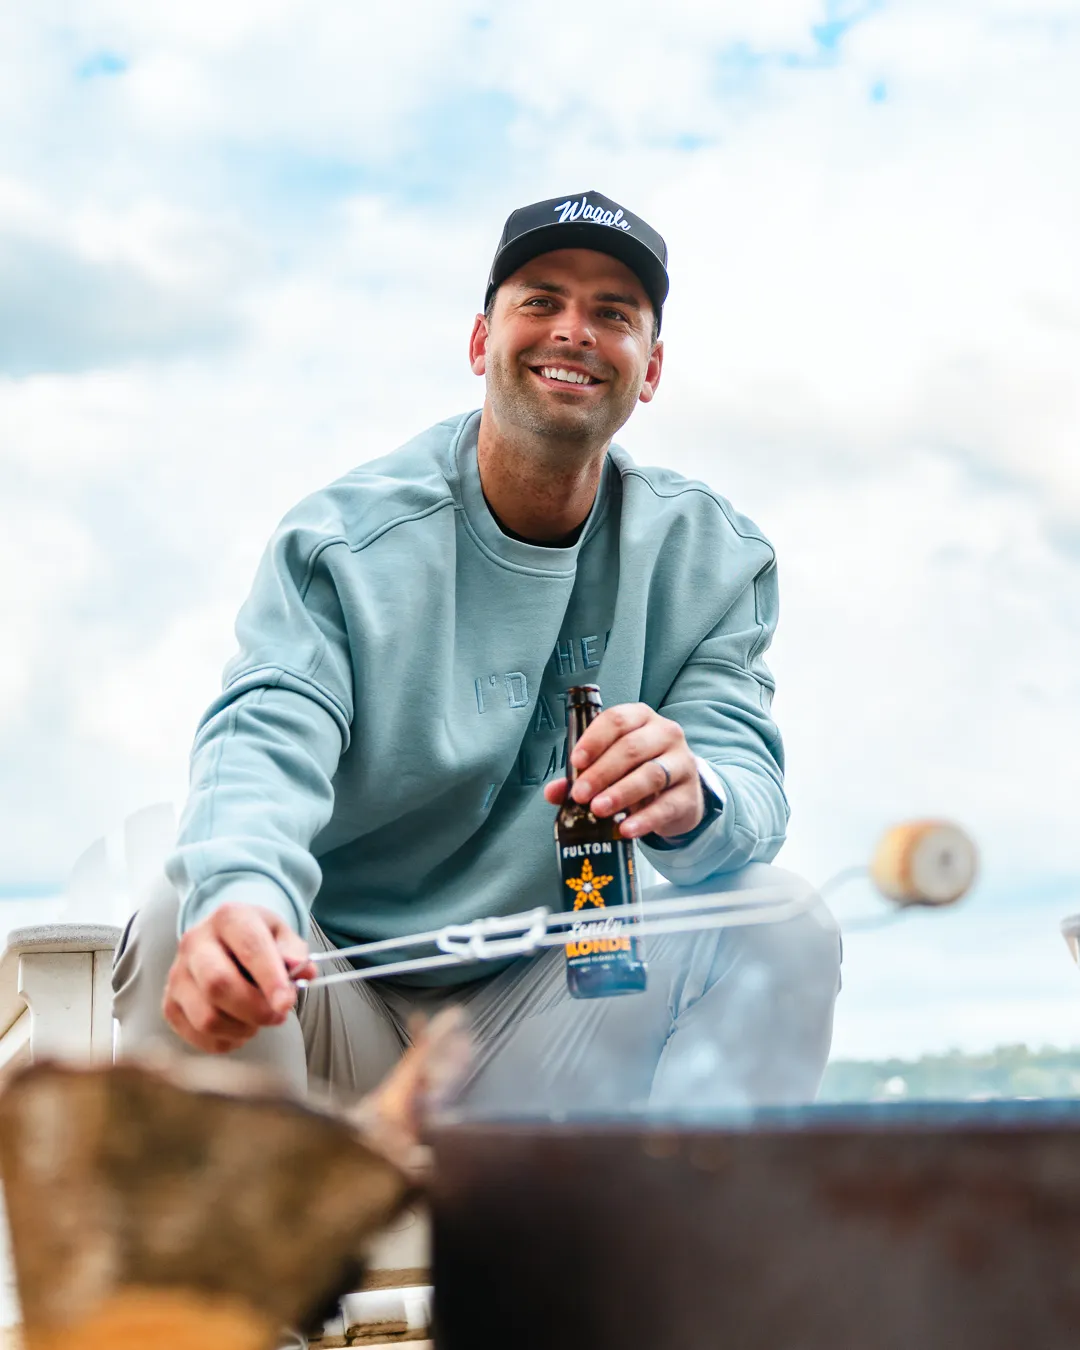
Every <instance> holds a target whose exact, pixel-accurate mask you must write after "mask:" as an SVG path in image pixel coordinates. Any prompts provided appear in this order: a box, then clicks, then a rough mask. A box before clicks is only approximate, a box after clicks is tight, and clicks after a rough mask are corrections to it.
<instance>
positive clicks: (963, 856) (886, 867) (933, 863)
mask: <svg viewBox="0 0 1080 1350" xmlns="http://www.w3.org/2000/svg"><path fill="white" fill-rule="evenodd" d="M976 870H977V853H976V850H975V846H974V844H973V843H972V841H971V840H970V839H969V838H968V836H967V835H966V834H965V833H964V832H963V831H962V830H960V829H959V828H958V827H957V826H955V825H952V824H951V823H950V822H948V821H917V822H913V823H911V824H905V825H899V826H895V827H894V828H893V829H891V830H889V831H887V832H886V834H885V835H884V836H883V837H882V839H881V841H880V843H879V845H878V849H877V851H876V853H875V855H874V858H873V859H872V861H871V863H870V866H869V867H849V868H845V869H844V870H843V871H842V872H838V873H837V874H836V876H834V877H832V878H830V880H829V881H828V882H826V884H825V885H824V886H822V888H821V894H822V895H826V894H828V893H829V892H831V891H834V890H837V889H839V887H840V886H842V885H844V884H845V883H846V882H848V881H852V880H855V879H857V878H860V877H868V878H869V879H870V880H872V881H873V883H874V886H875V888H876V889H877V890H878V891H879V892H880V893H881V894H882V895H884V896H886V897H887V898H888V899H890V900H892V901H893V902H894V903H895V905H896V906H897V908H896V909H894V910H893V911H892V912H891V913H887V914H885V915H882V916H876V917H874V918H872V919H869V920H863V921H862V922H859V923H855V924H849V925H848V926H847V930H846V931H848V932H852V931H860V930H871V929H875V928H880V927H882V926H884V924H885V923H891V922H894V921H895V920H896V919H898V918H899V917H900V916H901V914H902V911H903V909H904V908H906V907H908V906H910V905H929V906H940V905H947V904H952V903H953V902H954V901H956V900H958V899H959V898H960V896H962V895H963V894H964V893H965V892H966V891H967V890H968V889H969V888H970V886H971V884H972V882H973V881H974V879H975V875H976ZM815 899H816V893H815V892H814V891H812V890H810V889H807V891H806V892H805V893H804V894H803V895H801V896H799V897H798V898H795V899H792V898H791V897H790V889H789V888H788V887H786V886H777V885H773V886H747V887H742V888H738V889H734V890H730V891H722V892H719V893H717V892H715V891H713V892H711V893H709V894H707V895H692V894H691V895H682V896H678V895H676V896H672V897H670V898H667V899H663V900H645V901H639V902H638V903H637V904H635V905H633V906H630V907H629V910H624V909H622V907H621V906H620V907H619V909H614V908H613V909H605V908H603V906H600V907H598V908H596V909H592V910H588V911H585V910H582V911H579V912H577V911H575V912H557V913H554V914H553V913H551V911H550V910H548V909H547V908H546V907H544V906H540V907H538V908H536V909H531V910H528V911H527V912H525V913H522V914H508V915H503V916H495V917H490V918H483V919H475V920H473V922H472V923H466V924H448V925H447V926H446V927H444V928H437V929H433V930H431V931H430V932H427V933H413V934H410V935H408V936H406V937H400V938H386V939H383V940H382V941H379V942H362V943H360V944H358V945H357V946H353V947H341V948H337V949H335V950H334V951H330V952H312V953H311V954H310V960H311V961H312V962H313V963H314V964H316V965H320V964H322V963H324V962H326V961H336V960H341V959H344V960H349V959H351V958H354V957H370V956H374V955H376V954H381V953H387V952H390V953H394V952H403V951H407V950H408V949H410V948H413V947H425V946H426V947H436V948H437V949H438V951H437V953H433V954H431V955H429V956H414V957H406V958H404V959H403V960H399V961H390V962H386V963H384V964H381V965H372V966H362V967H359V968H357V969H352V970H341V971H334V972H332V973H331V974H329V975H318V976H316V977H315V978H314V979H312V980H297V981H296V986H297V988H299V989H314V988H317V987H318V986H320V985H328V984H339V983H342V982H345V981H353V980H375V979H380V978H382V979H385V978H387V977H388V976H393V975H411V974H412V973H413V972H415V971H421V970H437V969H440V968H442V967H448V966H458V965H464V964H467V963H469V962H476V961H500V960H505V959H506V958H507V957H515V956H528V955H531V954H532V953H534V952H537V951H540V950H541V949H543V948H546V947H563V946H566V945H567V944H568V943H570V942H575V941H580V940H581V939H582V937H583V933H582V929H583V928H586V927H588V926H590V925H595V924H602V925H604V926H605V927H609V928H611V929H612V930H619V931H621V930H622V929H623V928H624V927H625V928H626V929H627V930H629V931H630V932H631V933H632V934H633V936H635V937H638V936H641V937H644V936H648V935H654V934H659V933H684V932H693V931H698V930H702V929H707V928H744V927H748V926H750V925H753V924H766V923H783V922H785V921H786V920H788V919H793V918H796V917H797V916H798V915H799V914H802V913H804V912H805V911H806V910H808V909H809V908H810V906H811V904H812V903H813V902H814V900H815ZM620 911H621V913H620ZM559 930H565V931H559Z"/></svg>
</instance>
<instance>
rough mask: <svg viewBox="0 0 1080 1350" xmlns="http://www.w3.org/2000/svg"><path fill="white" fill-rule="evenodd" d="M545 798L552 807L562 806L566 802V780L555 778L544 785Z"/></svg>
mask: <svg viewBox="0 0 1080 1350" xmlns="http://www.w3.org/2000/svg"><path fill="white" fill-rule="evenodd" d="M544 796H545V797H546V798H547V800H548V801H549V802H550V803H551V804H552V806H562V804H563V802H564V801H565V800H566V779H565V778H555V779H553V780H552V781H551V782H550V783H546V784H545V785H544Z"/></svg>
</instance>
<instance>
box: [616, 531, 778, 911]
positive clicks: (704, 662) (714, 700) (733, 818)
mask: <svg viewBox="0 0 1080 1350" xmlns="http://www.w3.org/2000/svg"><path fill="white" fill-rule="evenodd" d="M777 612H778V596H777V584H776V561H775V557H773V556H772V555H771V550H770V558H769V561H768V562H767V563H766V564H765V565H764V566H763V567H762V568H761V570H759V571H758V572H757V573H756V574H755V575H754V576H753V577H752V578H750V579H748V581H747V582H746V584H745V585H744V586H743V587H742V588H741V589H740V590H739V592H738V594H737V595H736V598H735V600H734V601H733V603H732V604H731V605H730V606H729V608H728V610H727V611H726V613H725V614H724V616H723V618H722V619H721V620H720V622H719V623H718V624H717V625H716V626H715V627H714V629H713V630H712V632H710V633H709V635H708V636H707V637H706V638H705V639H704V640H703V641H702V642H701V643H699V645H698V646H697V648H696V649H695V650H694V652H693V654H692V655H691V656H690V658H689V660H687V661H686V663H685V664H684V666H683V667H682V669H681V670H680V671H679V673H678V675H677V676H676V678H675V681H674V683H673V684H672V686H671V689H670V690H669V691H668V694H667V696H666V698H665V699H664V702H663V704H662V706H661V708H660V712H662V713H663V714H664V716H665V717H670V718H672V719H673V720H674V721H676V722H678V723H679V724H680V726H681V727H682V728H683V730H684V731H685V733H686V739H687V742H688V743H689V746H690V749H691V750H692V751H693V752H694V753H695V754H696V755H698V756H700V757H701V758H702V759H704V760H705V761H706V762H707V763H708V764H709V765H710V766H711V767H712V769H713V770H714V771H715V773H716V774H717V776H718V777H719V779H720V781H721V783H722V785H723V788H724V809H723V811H722V812H721V813H720V815H719V817H718V818H717V819H716V820H714V821H713V822H712V824H711V825H709V826H708V827H707V828H706V829H705V830H703V831H702V833H701V834H699V835H697V836H696V837H694V838H693V839H692V840H691V841H690V842H689V843H686V844H684V845H681V846H680V845H670V844H668V845H665V844H663V843H662V841H660V840H659V839H658V838H657V837H656V836H655V835H653V836H648V842H644V841H643V847H644V849H645V853H646V856H647V857H648V859H649V861H650V862H651V863H652V864H653V866H654V867H655V868H656V870H657V871H658V872H660V873H661V875H663V876H664V877H666V878H667V880H668V881H671V882H674V883H676V884H681V885H684V886H690V885H695V884H697V883H699V882H702V881H705V880H706V879H707V878H708V877H710V876H714V875H716V874H717V873H720V872H734V871H736V870H737V869H738V868H740V867H745V866H746V864H747V863H751V862H770V861H771V860H772V859H773V858H774V857H775V856H776V854H777V853H778V852H779V851H780V846H781V844H783V842H784V837H785V833H786V830H787V822H788V817H789V815H790V810H789V807H788V802H787V797H786V796H785V794H784V785H783V784H784V749H783V743H782V741H781V739H780V732H779V730H778V729H777V726H776V723H775V722H774V721H773V720H772V716H771V707H772V696H773V690H774V687H775V686H774V681H773V677H772V674H771V672H770V670H769V668H768V666H767V665H766V664H765V659H764V656H765V652H766V651H767V650H768V647H769V644H770V642H771V641H772V636H773V633H774V631H775V629H776V619H777Z"/></svg>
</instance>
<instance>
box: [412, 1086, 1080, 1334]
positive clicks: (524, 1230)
mask: <svg viewBox="0 0 1080 1350" xmlns="http://www.w3.org/2000/svg"><path fill="white" fill-rule="evenodd" d="M433 1142H434V1146H435V1156H436V1169H435V1171H436V1181H435V1188H434V1195H433V1213H434V1225H435V1227H434V1233H435V1290H436V1326H437V1333H436V1334H437V1346H438V1350H975V1348H976V1347H977V1348H978V1350H1058V1348H1059V1347H1060V1348H1061V1350H1065V1347H1069V1350H1073V1347H1074V1346H1075V1345H1076V1343H1077V1340H1078V1337H1080V1106H1078V1105H1075V1104H1070V1103H1051V1102H1032V1103H1010V1104H1005V1103H985V1104H971V1105H957V1106H949V1105H935V1106H933V1107H929V1106H928V1107H926V1108H925V1109H921V1108H915V1107H899V1106H889V1107H870V1106H868V1107H864V1108H844V1109H843V1110H839V1109H836V1108H826V1107H811V1108H807V1109H805V1110H803V1111H798V1112H767V1113H759V1114H758V1115H757V1116H756V1118H755V1120H754V1122H753V1125H752V1127H750V1126H747V1125H746V1124H742V1125H728V1126H718V1125H716V1124H715V1123H713V1124H711V1125H706V1124H696V1123H685V1122H684V1123H680V1124H671V1125H664V1124H661V1123H657V1122H656V1121H653V1120H650V1121H637V1122H635V1121H633V1120H623V1121H618V1122H614V1121H613V1122H600V1121H591V1122H580V1123H569V1122H562V1123H551V1122H548V1123H526V1122H520V1121H515V1122H504V1123H496V1122H483V1121H474V1122H452V1121H450V1122H445V1123H443V1124H442V1125H441V1126H440V1127H439V1128H438V1130H436V1132H435V1134H434V1139H433Z"/></svg>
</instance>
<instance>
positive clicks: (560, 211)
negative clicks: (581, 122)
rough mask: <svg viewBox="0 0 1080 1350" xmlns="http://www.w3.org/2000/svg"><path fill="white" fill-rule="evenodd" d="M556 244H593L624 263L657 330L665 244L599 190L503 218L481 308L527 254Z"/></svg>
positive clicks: (665, 288) (552, 200) (536, 204)
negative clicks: (641, 291)
mask: <svg viewBox="0 0 1080 1350" xmlns="http://www.w3.org/2000/svg"><path fill="white" fill-rule="evenodd" d="M560 248H593V249H596V251H597V252H598V253H609V254H610V255H611V256H612V257H613V258H618V259H619V261H620V262H622V263H625V264H626V266H627V267H629V269H630V270H631V272H633V273H634V274H635V276H636V277H637V278H638V280H639V281H640V282H641V284H642V286H644V287H645V293H646V295H648V297H649V299H650V301H651V302H652V307H653V312H654V313H655V314H656V328H657V331H658V332H659V330H660V314H661V310H662V309H663V305H664V301H665V300H666V299H667V293H668V274H667V244H665V243H664V241H663V239H661V237H660V236H659V235H658V234H657V233H656V231H655V230H654V229H653V228H652V226H651V225H646V223H645V222H644V221H643V220H642V219H641V217H640V216H635V215H634V213H633V212H632V211H628V210H627V209H626V207H625V206H620V205H619V203H618V202H613V201H612V200H611V198H610V197H605V196H603V195H602V194H601V193H599V192H579V193H577V194H576V195H575V196H573V197H551V198H550V199H549V200H548V201H545V202H533V203H532V205H531V206H522V207H519V208H518V210H516V211H514V212H513V213H512V214H511V215H510V216H509V217H508V218H507V221H506V224H505V225H504V226H503V232H502V238H501V239H500V240H499V247H498V249H497V250H496V252H495V261H494V262H493V263H492V264H491V275H490V276H489V277H488V284H487V291H486V292H485V294H484V309H485V310H486V309H487V307H488V305H489V304H490V303H491V297H492V296H493V295H494V294H495V292H496V290H498V288H499V287H500V286H501V285H502V283H503V282H504V281H505V280H506V278H507V277H508V276H510V275H511V274H512V273H514V272H516V271H517V270H518V268H519V267H522V266H524V264H525V263H527V262H528V261H529V259H530V258H537V257H539V256H540V254H541V253H553V252H554V251H555V250H556V249H560Z"/></svg>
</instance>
